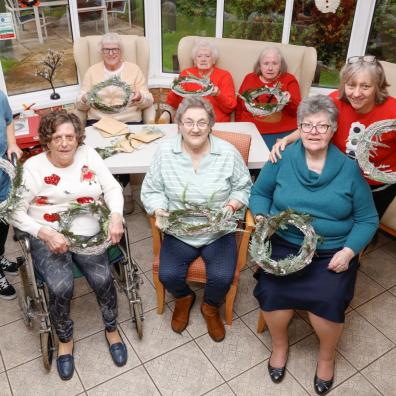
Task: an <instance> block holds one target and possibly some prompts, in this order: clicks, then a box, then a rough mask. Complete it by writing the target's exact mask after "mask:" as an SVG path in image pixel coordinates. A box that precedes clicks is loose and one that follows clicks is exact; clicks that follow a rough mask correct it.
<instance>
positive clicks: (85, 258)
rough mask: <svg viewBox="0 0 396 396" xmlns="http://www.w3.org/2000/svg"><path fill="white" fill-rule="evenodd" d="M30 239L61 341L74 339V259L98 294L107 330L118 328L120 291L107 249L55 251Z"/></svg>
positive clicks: (34, 262)
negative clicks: (98, 252) (84, 252)
mask: <svg viewBox="0 0 396 396" xmlns="http://www.w3.org/2000/svg"><path fill="white" fill-rule="evenodd" d="M30 242H31V251H32V259H33V266H34V269H35V271H36V272H37V273H38V274H39V276H40V277H41V278H42V279H43V280H44V282H45V283H46V284H47V287H48V292H49V304H48V306H49V314H50V319H51V322H52V324H53V326H54V328H55V330H56V334H57V335H58V338H59V340H60V341H61V342H68V341H70V340H71V339H72V338H73V321H72V319H71V318H70V301H71V299H72V297H73V288H74V278H73V262H75V263H76V264H77V265H78V267H79V268H80V270H81V272H82V273H83V274H84V276H85V278H86V279H87V281H88V283H89V285H90V286H91V288H92V289H93V291H94V292H95V294H96V300H97V301H98V303H99V306H100V309H101V312H102V317H103V322H104V324H105V327H106V330H107V331H114V330H116V328H117V293H116V290H115V287H114V282H113V278H112V275H111V271H110V264H109V261H108V257H107V252H105V253H103V254H101V255H96V256H89V255H81V254H74V253H70V252H66V253H63V254H54V253H52V252H51V251H50V250H49V249H48V248H47V245H46V244H45V243H44V242H43V241H41V240H39V239H36V238H33V237H31V238H30Z"/></svg>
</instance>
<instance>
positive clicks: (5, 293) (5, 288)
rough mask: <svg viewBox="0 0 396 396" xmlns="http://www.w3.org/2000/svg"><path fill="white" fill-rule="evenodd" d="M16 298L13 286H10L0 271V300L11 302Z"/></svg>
mask: <svg viewBox="0 0 396 396" xmlns="http://www.w3.org/2000/svg"><path fill="white" fill-rule="evenodd" d="M15 297H16V291H15V288H14V286H12V285H10V284H9V282H8V280H7V278H6V277H5V275H4V274H3V271H2V270H1V269H0V298H2V299H4V300H13V299H14V298H15Z"/></svg>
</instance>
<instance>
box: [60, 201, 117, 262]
mask: <svg viewBox="0 0 396 396" xmlns="http://www.w3.org/2000/svg"><path fill="white" fill-rule="evenodd" d="M58 214H59V232H60V233H62V234H63V235H64V236H65V237H66V238H67V240H68V241H69V243H70V247H69V250H70V251H71V252H73V253H78V254H85V255H98V254H102V253H103V252H105V251H106V250H107V248H108V247H109V246H110V245H111V241H110V240H108V239H107V231H108V227H109V218H110V210H109V209H108V208H107V206H106V205H105V204H104V203H103V202H102V201H100V200H99V201H93V202H90V203H85V204H80V203H78V202H72V203H71V204H70V208H69V209H68V210H65V211H63V212H59V213H58ZM87 214H88V215H92V216H98V217H99V227H100V231H99V232H98V233H97V234H96V235H93V236H91V237H86V236H83V235H76V234H74V233H73V232H71V231H70V229H71V226H72V223H73V221H74V219H75V218H76V217H78V216H80V215H87Z"/></svg>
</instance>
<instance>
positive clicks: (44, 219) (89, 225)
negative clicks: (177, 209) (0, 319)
mask: <svg viewBox="0 0 396 396" xmlns="http://www.w3.org/2000/svg"><path fill="white" fill-rule="evenodd" d="M39 138H40V143H41V144H42V146H43V147H44V149H45V151H44V152H43V153H42V154H39V155H36V156H35V157H32V158H30V159H28V160H27V161H26V162H25V164H24V186H25V189H24V193H23V199H22V202H21V205H20V207H19V208H18V210H17V211H16V212H15V215H14V219H13V225H14V226H15V227H17V228H18V229H20V230H22V231H24V232H27V233H28V234H29V238H30V245H31V252H32V260H33V265H34V269H35V271H36V273H37V274H38V276H40V277H41V278H42V279H43V280H44V281H45V283H46V285H47V287H48V292H49V313H50V318H51V322H52V324H53V326H54V328H55V331H56V333H57V336H58V339H59V346H58V358H57V368H58V373H59V376H60V377H61V378H62V379H63V380H68V379H70V378H71V377H72V376H73V372H74V359H73V345H74V344H73V321H72V319H71V318H70V301H71V299H72V296H73V286H74V281H73V271H72V268H73V262H75V263H76V264H77V265H78V267H79V268H80V270H81V272H82V273H83V274H84V275H85V277H86V279H87V281H88V283H89V284H90V286H91V287H92V289H93V290H94V292H95V294H96V298H97V301H98V303H99V306H100V309H101V312H102V317H103V321H104V324H105V329H106V330H105V338H106V341H107V343H108V345H109V350H110V354H111V357H112V359H113V361H114V363H115V364H116V365H118V366H122V365H124V364H125V363H126V361H127V350H126V346H125V344H124V342H123V341H122V339H121V336H120V334H119V333H118V330H117V294H116V290H115V287H114V283H113V280H112V276H111V271H110V266H109V263H108V256H107V252H104V253H103V254H99V255H83V254H75V253H71V252H70V251H69V242H68V239H66V238H65V236H64V235H63V234H61V233H60V232H58V228H59V221H58V220H59V214H58V213H59V212H61V211H65V210H67V209H69V207H70V204H71V203H72V202H79V203H89V202H92V201H94V200H95V201H96V200H98V199H99V198H100V197H101V196H102V195H103V196H104V200H105V202H106V205H107V206H108V208H109V209H110V212H111V214H110V218H109V226H108V239H109V240H111V242H112V243H113V244H115V243H118V242H119V241H120V239H121V237H122V234H123V218H122V208H123V196H122V190H121V187H120V185H119V184H118V183H117V181H116V180H115V179H114V178H113V176H112V175H111V173H110V171H109V170H108V169H107V167H106V165H105V164H104V162H103V160H102V159H101V158H100V156H99V155H98V154H97V153H96V152H95V150H94V149H92V148H90V147H88V146H86V145H84V138H85V135H84V129H83V128H82V126H81V123H80V121H79V119H78V118H77V116H75V115H74V114H68V113H67V112H66V111H58V112H52V113H50V114H48V115H46V116H45V117H43V118H42V120H41V123H40V128H39ZM74 223H75V224H72V226H71V231H72V232H74V233H76V234H78V235H83V236H91V235H94V234H96V233H97V232H98V224H97V221H96V220H95V219H93V218H92V216H89V215H84V216H79V217H78V219H76V221H74ZM77 227H78V228H77ZM77 229H78V232H77Z"/></svg>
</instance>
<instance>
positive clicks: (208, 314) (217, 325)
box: [201, 302, 225, 342]
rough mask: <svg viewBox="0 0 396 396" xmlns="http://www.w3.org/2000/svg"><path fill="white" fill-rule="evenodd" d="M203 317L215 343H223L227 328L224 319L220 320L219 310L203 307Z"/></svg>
mask: <svg viewBox="0 0 396 396" xmlns="http://www.w3.org/2000/svg"><path fill="white" fill-rule="evenodd" d="M201 312H202V316H203V317H204V318H205V321H206V325H207V326H208V332H209V335H210V336H211V338H212V340H213V341H216V342H220V341H223V339H224V337H225V328H224V323H223V321H222V319H221V318H220V314H219V308H218V307H213V306H212V305H209V304H206V303H205V302H203V303H202V305H201Z"/></svg>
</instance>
